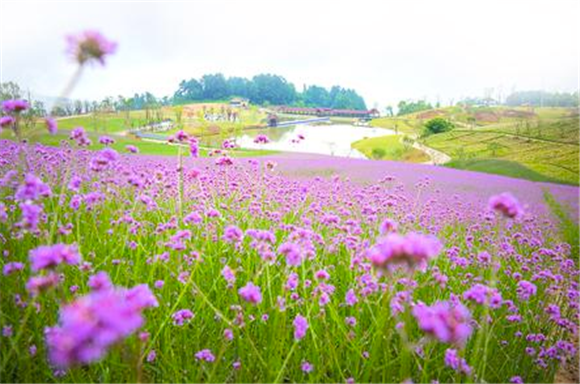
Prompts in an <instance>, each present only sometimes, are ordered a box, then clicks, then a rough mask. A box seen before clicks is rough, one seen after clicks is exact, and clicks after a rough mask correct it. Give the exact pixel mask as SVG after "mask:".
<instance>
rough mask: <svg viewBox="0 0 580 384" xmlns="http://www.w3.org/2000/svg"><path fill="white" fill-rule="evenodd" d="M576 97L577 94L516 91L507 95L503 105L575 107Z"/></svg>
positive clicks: (576, 103) (577, 103)
mask: <svg viewBox="0 0 580 384" xmlns="http://www.w3.org/2000/svg"><path fill="white" fill-rule="evenodd" d="M578 96H579V95H578V92H575V93H567V92H547V91H518V92H513V93H512V94H511V95H509V96H508V97H507V98H506V100H505V104H506V105H509V106H520V105H530V106H534V107H577V106H578V105H579V102H578V101H579V99H578Z"/></svg>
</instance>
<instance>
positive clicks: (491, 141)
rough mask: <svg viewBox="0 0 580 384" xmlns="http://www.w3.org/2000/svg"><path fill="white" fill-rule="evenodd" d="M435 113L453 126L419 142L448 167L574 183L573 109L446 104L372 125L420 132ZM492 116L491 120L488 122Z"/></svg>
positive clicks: (575, 129) (575, 120)
mask: <svg viewBox="0 0 580 384" xmlns="http://www.w3.org/2000/svg"><path fill="white" fill-rule="evenodd" d="M436 116H440V117H444V118H447V119H449V120H451V121H453V122H454V123H455V125H456V128H455V129H454V130H453V131H451V132H446V133H441V134H437V135H431V136H428V137H423V138H422V141H423V143H424V144H425V145H427V146H429V147H431V148H434V149H437V150H439V151H442V152H444V153H446V154H448V155H449V156H451V157H452V161H451V162H450V163H448V164H447V165H448V166H450V167H454V168H460V169H469V170H474V171H480V172H486V173H495V174H502V175H506V176H512V177H519V178H525V179H529V180H535V181H551V182H560V183H568V184H575V185H577V184H578V181H579V180H578V172H579V160H578V156H579V145H578V140H579V136H578V129H579V121H578V113H577V111H574V110H570V109H566V108H536V109H534V110H533V111H529V110H528V109H525V108H515V109H508V108H505V107H493V108H474V109H471V110H462V109H461V108H459V107H451V108H444V109H438V110H433V111H426V112H425V111H424V112H419V113H415V114H411V115H405V116H403V117H385V118H380V119H375V120H373V121H372V122H371V124H372V125H373V126H378V127H384V128H389V129H395V127H396V128H398V130H399V131H400V132H403V133H406V134H409V135H417V136H420V135H422V134H423V128H422V127H423V123H424V122H425V121H427V120H428V119H429V118H433V117H436ZM492 116H495V117H496V118H497V119H496V121H495V122H490V120H493V118H492ZM478 117H479V118H481V119H478ZM426 119H427V120H426ZM485 119H487V120H485Z"/></svg>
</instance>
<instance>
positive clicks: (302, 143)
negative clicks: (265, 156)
mask: <svg viewBox="0 0 580 384" xmlns="http://www.w3.org/2000/svg"><path fill="white" fill-rule="evenodd" d="M258 134H264V135H266V136H268V138H269V139H270V142H269V143H268V144H256V143H254V138H255V137H256V136H257V135H258ZM392 134H394V132H393V131H390V130H388V129H383V128H372V127H360V126H354V125H344V124H329V125H310V124H300V125H296V126H292V127H284V128H268V129H262V130H260V131H257V132H252V133H246V132H244V133H243V134H242V135H240V136H238V137H237V138H236V142H237V144H238V145H239V147H241V148H258V149H272V150H278V151H286V152H306V153H320V154H324V155H333V156H343V157H354V158H365V156H364V155H363V154H362V153H360V152H359V151H357V150H356V149H353V148H351V144H352V143H354V142H355V141H358V140H361V139H364V138H367V137H377V136H386V135H392ZM299 135H303V136H304V140H300V139H299Z"/></svg>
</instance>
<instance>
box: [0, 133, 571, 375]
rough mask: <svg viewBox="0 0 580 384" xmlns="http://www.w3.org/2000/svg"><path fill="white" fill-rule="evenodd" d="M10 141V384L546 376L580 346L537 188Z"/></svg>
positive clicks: (1, 231)
mask: <svg viewBox="0 0 580 384" xmlns="http://www.w3.org/2000/svg"><path fill="white" fill-rule="evenodd" d="M74 138H75V139H76V141H77V142H78V143H79V144H82V142H83V137H82V132H77V135H76V136H75V137H74ZM180 139H181V140H191V138H187V136H186V135H182V136H181V137H180ZM0 148H1V149H0V159H1V160H0V196H1V197H2V200H1V203H0V236H1V241H2V249H3V257H2V259H1V260H2V261H1V262H2V267H3V276H2V297H1V299H0V300H1V318H0V322H1V326H2V330H3V335H2V338H1V340H2V349H1V358H2V360H1V364H2V367H1V372H2V381H3V382H9V381H16V382H44V381H47V382H52V381H59V382H87V381H90V382H93V381H105V382H110V381H113V382H126V381H152V382H168V381H169V382H193V381H195V382H199V381H208V382H225V381H230V382H281V381H285V382H288V381H292V382H305V381H308V382H345V381H346V382H401V381H405V380H412V381H414V382H419V381H420V382H431V381H441V382H459V381H467V382H471V381H477V382H481V381H486V382H506V381H511V382H522V381H526V382H550V381H552V380H553V378H554V374H555V372H556V371H557V369H558V367H559V365H560V364H561V363H562V362H564V361H566V360H569V361H574V359H576V349H575V346H574V344H573V340H574V339H573V338H574V335H575V334H576V333H577V330H578V295H579V292H578V283H577V279H578V273H579V271H578V267H577V265H576V264H575V263H574V261H573V260H572V259H571V258H570V257H571V246H570V245H569V244H566V243H564V242H563V241H562V238H561V237H560V235H559V229H558V227H557V226H556V225H555V224H554V222H555V220H554V219H553V217H552V216H550V212H549V210H547V209H546V207H545V205H544V204H543V203H542V200H541V192H539V191H541V189H540V188H539V187H538V186H537V184H534V183H530V182H524V181H518V182H520V183H524V184H525V185H524V184H522V185H521V186H520V188H518V186H515V188H516V189H517V190H521V191H522V193H521V196H517V199H521V202H519V201H518V200H517V199H516V198H514V197H513V196H512V195H510V194H495V195H494V196H493V197H492V196H491V195H488V194H487V191H486V189H491V190H498V188H505V189H509V188H510V183H513V182H514V181H513V180H511V179H506V178H501V177H494V176H488V175H478V176H477V177H478V179H477V180H476V179H474V180H472V181H471V182H464V185H465V187H466V188H465V189H464V190H461V189H460V188H458V185H461V182H460V180H458V177H463V179H464V180H467V179H466V177H468V176H469V175H475V174H470V173H467V172H461V171H454V170H443V169H438V168H433V167H428V166H422V167H420V166H415V168H410V169H408V170H407V173H408V174H411V175H412V174H413V173H415V176H414V178H415V179H416V181H415V182H412V181H411V179H412V178H411V179H408V180H405V178H404V177H399V176H396V175H397V174H398V173H400V172H401V171H402V169H399V170H398V169H396V168H397V166H398V165H395V164H394V165H393V169H391V170H389V169H385V165H384V164H388V163H382V162H366V164H367V169H368V170H369V171H368V172H367V174H366V176H367V177H368V179H369V180H366V181H363V180H359V181H355V180H350V176H349V175H348V174H342V175H341V174H340V172H338V174H336V175H334V176H330V175H327V176H312V175H308V174H300V172H301V171H304V170H308V169H311V170H314V171H316V169H317V167H320V168H319V169H318V172H319V173H321V174H324V169H328V167H337V168H340V169H342V170H344V169H347V168H346V167H347V166H348V164H349V162H350V163H352V164H351V165H352V168H353V169H355V170H356V168H357V166H361V161H353V160H337V162H338V163H333V162H332V161H328V160H326V159H324V160H323V159H320V158H319V159H316V158H313V159H306V160H303V161H302V162H299V161H298V160H297V159H295V158H284V157H283V156H282V157H279V158H276V159H263V160H260V161H257V160H253V159H250V160H247V159H246V160H241V159H236V160H235V161H234V160H232V159H230V158H229V157H227V155H223V156H221V157H219V158H218V159H217V160H215V159H196V158H192V157H188V158H185V159H177V160H176V159H175V158H160V157H152V158H151V157H144V156H143V157H142V156H139V155H135V154H134V155H131V154H128V155H120V154H118V153H117V152H115V151H113V150H112V149H110V148H107V147H106V146H105V145H104V149H103V150H101V151H98V152H94V151H87V150H82V149H75V148H73V147H72V146H69V145H63V146H61V147H60V148H55V147H45V146H42V145H40V144H37V145H34V146H32V145H27V144H17V143H14V142H9V141H3V142H2V143H1V146H0ZM390 171H392V172H390ZM413 171H414V172H413ZM421 171H425V172H431V173H432V174H431V175H430V176H428V177H424V176H418V174H419V172H421ZM445 172H451V173H453V175H454V176H455V177H449V175H445ZM333 173H334V172H333ZM380 173H382V175H381V176H380V177H376V178H375V174H377V175H378V174H380ZM356 174H357V172H355V173H354V174H353V175H352V176H355V175H356ZM360 174H361V175H365V174H364V172H361V173H360ZM373 178H374V179H373ZM446 178H448V180H447V179H446ZM452 180H454V181H452ZM446 185H448V186H449V187H448V188H446V187H445V186H446ZM477 185H481V186H482V187H481V190H479V191H478V190H476V189H473V187H474V186H477ZM511 188H512V189H513V185H512V187H511ZM558 188H561V189H559V190H552V192H553V193H555V195H556V197H557V198H559V199H560V200H561V201H565V200H566V199H573V198H574V195H575V194H576V193H577V189H576V188H572V187H558ZM516 195H517V191H516ZM490 197H491V199H490ZM528 199H530V201H528Z"/></svg>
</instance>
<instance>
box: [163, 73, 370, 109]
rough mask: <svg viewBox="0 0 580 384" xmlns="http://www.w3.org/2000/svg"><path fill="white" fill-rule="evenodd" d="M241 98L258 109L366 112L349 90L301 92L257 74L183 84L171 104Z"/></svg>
mask: <svg viewBox="0 0 580 384" xmlns="http://www.w3.org/2000/svg"><path fill="white" fill-rule="evenodd" d="M232 97H242V98H246V99H248V100H250V102H252V103H254V104H260V105H292V106H305V107H322V108H338V109H358V110H364V109H366V104H365V101H364V99H363V98H362V97H361V96H360V95H359V94H357V93H356V91H354V90H352V89H347V88H342V87H340V86H338V85H335V86H333V87H332V88H330V89H326V88H324V87H320V86H317V85H311V86H306V87H304V89H303V91H302V92H298V91H296V88H295V87H294V85H293V84H292V83H290V82H288V81H287V80H286V79H285V78H284V77H282V76H279V75H272V74H259V75H256V76H254V77H252V78H251V79H247V78H244V77H228V78H226V77H225V76H224V75H223V74H221V73H216V74H210V75H203V76H202V77H201V78H200V79H189V80H183V81H181V83H179V88H178V89H177V91H176V92H175V93H174V94H173V102H174V103H175V104H183V103H188V102H195V101H216V100H227V99H229V98H232Z"/></svg>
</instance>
